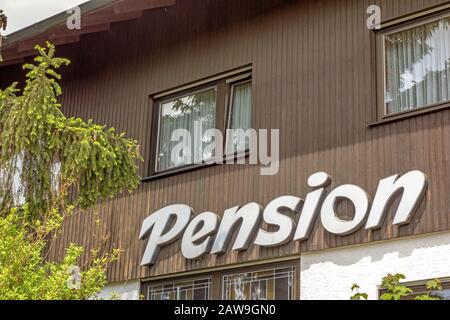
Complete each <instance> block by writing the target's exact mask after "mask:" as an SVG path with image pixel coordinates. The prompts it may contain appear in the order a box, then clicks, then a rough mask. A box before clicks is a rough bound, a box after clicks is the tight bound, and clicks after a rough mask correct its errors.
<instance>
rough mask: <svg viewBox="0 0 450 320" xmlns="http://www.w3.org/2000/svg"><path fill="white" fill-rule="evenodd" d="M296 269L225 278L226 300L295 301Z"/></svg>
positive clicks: (248, 273)
mask: <svg viewBox="0 0 450 320" xmlns="http://www.w3.org/2000/svg"><path fill="white" fill-rule="evenodd" d="M294 273H295V268H294V267H290V268H280V269H271V270H266V271H258V272H245V273H240V274H234V275H228V276H225V277H224V278H223V295H224V297H223V298H224V300H293V299H294Z"/></svg>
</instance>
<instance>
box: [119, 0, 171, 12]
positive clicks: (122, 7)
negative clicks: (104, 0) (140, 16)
mask: <svg viewBox="0 0 450 320" xmlns="http://www.w3.org/2000/svg"><path fill="white" fill-rule="evenodd" d="M173 5H175V0H132V1H130V0H122V1H119V2H118V3H116V4H115V5H114V12H115V13H128V12H133V11H137V10H149V9H156V8H161V7H168V6H173Z"/></svg>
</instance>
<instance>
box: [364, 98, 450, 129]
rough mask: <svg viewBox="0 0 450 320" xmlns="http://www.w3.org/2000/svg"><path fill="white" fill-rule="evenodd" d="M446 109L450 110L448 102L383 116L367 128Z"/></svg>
mask: <svg viewBox="0 0 450 320" xmlns="http://www.w3.org/2000/svg"><path fill="white" fill-rule="evenodd" d="M446 109H450V103H449V102H445V103H441V104H436V105H433V106H427V107H421V108H417V109H413V110H408V111H404V112H400V113H396V114H392V115H388V116H384V117H383V118H381V119H380V120H379V121H376V122H372V123H368V124H367V126H368V127H369V128H373V127H377V126H381V125H384V124H388V123H392V122H395V121H402V120H405V119H409V118H413V117H418V116H421V115H424V114H428V113H433V112H438V111H442V110H446Z"/></svg>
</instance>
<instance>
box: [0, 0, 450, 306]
mask: <svg viewBox="0 0 450 320" xmlns="http://www.w3.org/2000/svg"><path fill="white" fill-rule="evenodd" d="M93 2H95V1H93ZM110 2H111V4H108V6H107V5H106V4H105V8H106V9H104V8H103V7H101V8H100V9H101V10H106V11H104V12H108V14H109V15H110V16H109V20H107V21H106V22H105V21H101V23H102V24H106V23H107V24H108V28H107V29H108V30H100V29H99V28H97V29H95V28H94V27H92V26H90V29H89V30H90V31H88V32H86V33H84V34H77V38H76V40H74V41H71V39H72V38H70V37H71V35H70V34H66V35H65V36H64V39H65V41H62V44H60V45H58V47H57V49H58V54H59V55H60V56H65V57H68V58H69V59H70V60H71V61H72V64H71V65H70V66H69V67H68V68H67V69H66V70H65V71H64V72H63V81H62V87H63V90H64V93H63V96H62V99H61V102H62V105H63V109H64V112H65V113H66V114H68V115H73V116H77V117H81V118H83V119H93V120H94V121H95V122H97V123H104V124H107V125H108V126H113V127H115V128H116V129H117V130H119V131H124V132H126V133H127V135H128V136H129V137H132V138H135V139H137V140H138V141H139V143H140V145H141V150H142V155H143V157H144V162H142V163H141V165H140V175H141V177H142V183H141V185H140V186H139V188H138V189H137V190H136V191H135V192H134V193H132V194H122V195H120V196H119V197H118V198H117V199H114V200H111V201H108V202H103V203H101V204H99V205H98V207H97V208H94V209H92V210H91V211H92V212H90V213H96V214H98V216H99V218H100V219H101V220H102V221H103V224H102V227H101V228H102V230H101V231H102V232H104V233H105V234H110V236H111V237H110V240H109V242H108V246H109V247H110V248H116V247H120V248H122V249H123V253H122V255H121V257H120V259H119V260H118V261H117V262H116V263H115V264H114V265H113V266H112V267H111V268H110V269H109V270H108V281H109V283H110V284H109V285H108V287H107V288H106V289H105V291H104V292H103V293H102V294H103V295H104V296H105V297H106V296H108V295H109V294H110V293H112V292H116V293H118V294H120V295H121V296H122V297H123V298H124V299H138V298H140V297H141V298H145V299H154V300H158V299H200V300H201V299H349V298H350V296H351V295H352V291H351V286H352V285H353V284H354V283H358V284H359V285H360V286H361V291H364V292H367V293H368V294H369V297H370V298H371V299H377V298H378V297H379V293H380V287H379V286H380V284H381V278H382V277H383V276H385V275H386V274H388V273H397V272H399V273H402V274H404V275H405V276H406V280H407V281H408V282H410V284H411V285H412V286H414V288H415V289H416V290H417V292H420V291H421V290H423V286H424V283H425V282H426V281H427V280H430V279H434V278H441V279H442V280H443V284H444V289H445V288H450V280H448V279H450V278H449V277H450V196H449V195H450V65H449V61H450V28H449V22H450V3H449V2H448V1H443V0H373V1H366V0H363V1H362V0H314V1H312V0H311V1H310V0H298V1H293V0H291V1H288V0H247V1H235V0H231V1H230V0H177V1H165V2H164V1H153V4H154V7H152V8H149V9H147V8H146V9H145V10H143V9H142V10H141V11H140V14H139V15H136V14H135V13H133V14H135V15H134V16H133V14H132V13H127V14H128V18H126V16H124V13H120V14H122V16H120V17H121V19H115V17H117V10H116V11H114V10H113V11H114V12H115V14H116V15H113V14H112V13H109V12H110V11H108V10H109V8H110V6H111V5H112V6H114V5H115V2H114V1H110ZM157 3H159V5H156V4H157ZM374 5H375V6H374ZM377 8H379V9H380V14H381V23H380V24H379V25H377V24H375V27H373V25H372V27H370V25H368V21H370V20H371V19H372V18H373V19H375V20H374V21H377V20H376V18H377V12H378V11H377ZM100 9H98V8H96V10H100ZM368 9H369V10H368ZM91 10H93V9H91ZM104 15H106V14H104ZM87 17H89V16H87ZM99 17H100V15H99ZM97 19H100V18H97ZM119 20H122V21H119ZM98 24H99V25H100V22H99V23H98ZM94 26H95V24H94ZM52 27H53V26H47V28H50V30H51V28H52ZM369 27H370V28H369ZM81 30H83V29H81ZM94 30H96V31H94ZM100 31H102V32H100ZM45 39H55V37H53V38H52V37H51V35H50V32H47V33H43V34H37V35H33V36H29V37H28V38H20V39H15V38H14V37H12V39H10V43H9V44H7V46H6V47H5V49H4V58H5V62H6V63H5V64H4V65H3V66H1V67H0V84H1V86H2V87H4V86H5V85H7V84H8V83H10V82H12V80H20V79H21V77H22V75H23V74H22V72H21V71H20V68H19V66H20V65H19V64H17V59H19V58H20V59H22V58H24V57H25V59H28V57H27V55H29V52H28V51H29V50H28V47H27V46H28V45H29V43H34V42H36V40H38V41H42V40H45ZM58 39H59V38H58ZM69 42H72V43H69ZM196 122H200V123H201V124H202V126H203V128H202V129H200V130H201V133H205V132H206V131H207V130H208V129H218V130H219V131H220V132H222V133H224V135H225V140H227V141H228V143H225V147H224V150H222V151H224V154H225V155H226V154H227V150H228V149H227V148H228V147H229V146H231V147H234V149H233V150H234V151H233V157H237V158H239V159H241V160H242V159H243V160H244V161H247V162H248V160H249V158H250V157H251V154H249V152H248V151H249V150H248V149H249V146H248V144H246V143H245V141H244V143H240V142H242V141H240V140H239V139H237V140H236V139H232V137H228V138H229V139H227V136H226V134H225V133H226V130H227V129H244V130H247V129H249V128H253V129H256V130H260V129H266V130H269V131H270V130H273V129H279V142H280V143H279V163H278V165H279V166H278V169H279V170H278V172H277V173H276V174H273V175H263V174H261V168H262V167H264V165H263V164H260V165H252V164H234V165H227V164H210V163H208V161H207V160H208V159H209V158H210V157H211V153H208V152H206V151H205V149H202V148H200V149H198V148H196V147H195V146H194V147H192V149H191V153H190V154H189V156H186V154H185V153H181V154H180V153H178V157H175V158H174V157H173V156H172V155H173V154H174V149H175V148H176V146H175V144H174V143H173V141H171V135H172V133H173V132H174V130H177V129H182V130H183V132H189V133H192V134H194V131H195V128H194V126H195V123H196ZM269 136H270V135H269ZM195 139H196V138H195V137H194V144H195V142H199V144H200V146H203V145H204V144H207V143H208V142H209V143H210V142H211V141H210V140H208V139H206V141H205V139H204V136H201V137H200V138H198V139H197V140H195ZM269 150H270V149H269ZM235 151H236V152H235ZM216 152H217V150H216ZM250 153H251V152H250ZM325 173H326V174H325ZM315 178H316V179H315ZM315 192H316V193H315ZM314 197H316V198H314ZM302 199H304V200H305V201H303V200H302ZM308 199H309V200H308ZM314 199H315V200H314ZM308 201H309V202H308ZM177 205H178V207H177ZM202 213H209V214H202ZM152 217H154V218H152ZM175 217H176V219H173V218H175ZM157 218H158V219H157ZM238 218H239V219H238ZM96 219H97V217H96V216H95V215H93V214H89V213H84V214H78V215H75V216H73V217H71V218H70V219H69V220H68V221H67V222H66V225H65V232H64V233H63V235H62V237H61V239H60V241H59V242H58V243H57V245H56V246H55V248H54V250H53V252H52V255H51V258H53V259H58V257H61V255H62V253H63V250H64V248H65V247H66V246H67V244H68V243H71V242H75V243H79V244H81V245H84V246H86V247H87V248H92V247H95V246H96V245H97V244H98V240H97V239H96V238H94V237H92V233H93V230H94V229H95V220H96ZM164 219H165V220H164ZM183 219H185V221H184V222H183ZM195 219H197V220H195ZM233 219H234V220H233ZM252 219H253V220H252ZM146 221H147V225H146ZM164 222H165V224H164ZM196 223H197V224H196ZM227 223H228V225H227ZM277 223H278V224H277ZM177 228H178V229H177ZM201 231H204V232H203V234H202V232H201ZM158 232H159V233H158ZM189 232H190V233H189ZM196 235H197V236H198V237H197V238H196V237H195V236H196ZM149 239H150V240H149ZM186 256H188V257H189V258H187V257H186ZM439 294H441V295H442V296H443V297H445V296H447V297H448V296H449V295H450V293H449V291H446V290H444V291H442V292H441V293H439Z"/></svg>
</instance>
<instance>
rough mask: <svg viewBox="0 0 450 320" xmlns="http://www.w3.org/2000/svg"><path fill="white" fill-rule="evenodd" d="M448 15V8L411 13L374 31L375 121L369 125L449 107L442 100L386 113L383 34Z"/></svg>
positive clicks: (449, 106) (449, 13)
mask: <svg viewBox="0 0 450 320" xmlns="http://www.w3.org/2000/svg"><path fill="white" fill-rule="evenodd" d="M446 16H450V9H448V8H446V9H442V10H436V11H433V12H432V13H427V14H424V15H419V16H418V15H417V14H411V15H408V16H406V17H403V18H401V19H399V22H397V23H395V22H394V23H391V24H389V26H387V27H383V26H382V28H381V29H379V30H376V31H374V37H375V61H376V62H375V63H376V121H375V122H372V123H369V124H368V125H369V126H377V125H380V124H384V123H390V122H393V121H398V120H403V119H406V118H411V117H416V116H420V115H424V114H428V113H432V112H438V111H441V110H445V109H449V108H450V101H442V102H438V103H434V104H429V105H426V106H421V107H418V108H414V109H411V110H405V111H401V112H395V113H390V114H389V113H387V104H386V101H385V93H386V65H385V59H386V56H385V54H386V51H385V36H386V35H388V34H392V33H395V32H398V31H401V30H405V29H408V28H414V27H415V26H418V25H422V24H426V23H428V22H432V21H435V20H437V19H439V18H442V17H446Z"/></svg>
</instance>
